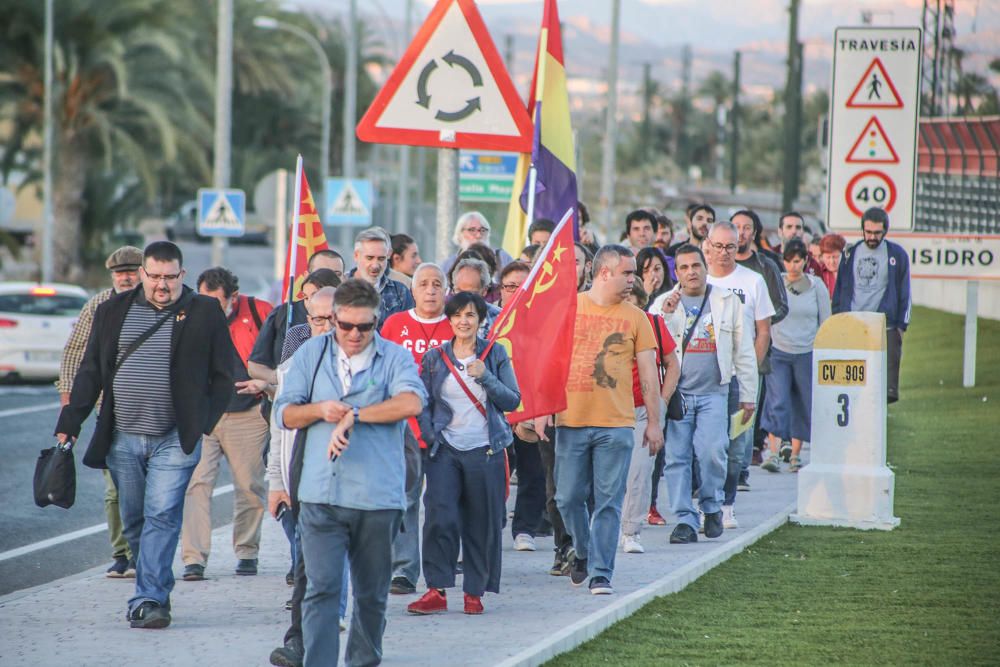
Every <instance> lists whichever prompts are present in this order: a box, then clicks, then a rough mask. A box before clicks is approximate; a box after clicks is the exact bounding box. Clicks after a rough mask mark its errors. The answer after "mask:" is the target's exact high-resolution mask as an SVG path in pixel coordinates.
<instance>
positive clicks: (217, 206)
mask: <svg viewBox="0 0 1000 667" xmlns="http://www.w3.org/2000/svg"><path fill="white" fill-rule="evenodd" d="M204 226H205V227H211V228H212V229H240V228H241V227H242V225H241V224H240V219H239V218H238V217H237V216H236V212H235V211H233V207H232V205H231V204H230V203H229V199H227V198H226V195H224V194H222V193H220V194H219V196H218V197H217V198H216V200H215V202H214V203H213V204H212V206H211V208H209V209H208V214H207V215H206V216H205V223H204Z"/></svg>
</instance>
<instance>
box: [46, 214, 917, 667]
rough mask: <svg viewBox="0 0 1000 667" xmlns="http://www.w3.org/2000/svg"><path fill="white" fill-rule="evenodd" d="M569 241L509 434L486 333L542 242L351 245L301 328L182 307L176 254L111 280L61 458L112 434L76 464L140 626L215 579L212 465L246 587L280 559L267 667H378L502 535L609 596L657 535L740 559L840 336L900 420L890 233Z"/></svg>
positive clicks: (475, 227) (64, 429) (507, 394)
mask: <svg viewBox="0 0 1000 667" xmlns="http://www.w3.org/2000/svg"><path fill="white" fill-rule="evenodd" d="M578 219H579V223H580V224H579V228H578V231H579V234H578V235H577V238H578V240H577V241H576V242H575V243H574V244H573V246H572V252H573V255H572V256H573V259H574V262H575V270H576V275H575V283H576V288H577V294H576V316H575V317H576V319H575V322H574V326H573V345H572V350H571V352H570V353H569V354H570V363H569V375H568V378H567V380H566V384H565V394H566V395H565V399H566V400H565V405H566V408H565V410H563V411H561V412H559V413H558V414H553V415H543V416H538V417H535V418H533V419H530V420H526V421H517V422H516V423H511V421H509V419H508V414H509V413H512V412H514V411H516V409H517V408H518V406H519V405H520V404H521V403H522V400H523V395H522V391H523V388H522V387H521V386H520V385H519V383H518V376H517V364H515V363H513V362H512V358H511V356H510V354H509V352H508V349H507V348H506V347H505V346H504V345H501V344H494V343H495V341H494V340H493V338H495V337H493V338H491V337H490V332H491V330H492V329H493V325H494V323H495V322H497V321H498V318H500V317H501V313H502V312H503V308H504V307H505V306H506V305H508V304H509V302H510V301H511V300H512V299H514V298H515V295H516V294H517V293H518V290H520V289H521V288H522V286H524V285H525V282H526V281H527V280H529V276H531V275H533V274H532V269H533V266H534V264H535V263H536V262H538V261H540V260H544V258H545V257H546V256H548V255H549V254H550V253H551V250H552V246H553V244H549V240H550V237H552V235H553V234H554V233H556V232H557V231H558V229H557V225H556V223H555V222H553V221H550V220H536V221H534V222H533V223H532V224H531V226H530V228H529V229H528V233H527V238H526V241H527V244H526V246H525V247H524V249H523V250H522V251H521V253H520V255H519V256H518V257H516V258H515V257H513V256H511V255H510V254H508V253H507V252H505V251H504V250H502V249H499V248H495V247H493V246H492V245H491V244H490V232H491V228H490V224H489V222H488V221H487V220H486V218H485V217H484V216H483V215H482V214H480V213H476V212H469V213H466V214H464V215H462V216H461V217H460V218H459V219H458V221H457V223H456V226H455V230H454V237H453V241H454V243H455V245H456V249H455V252H454V254H452V255H451V256H449V257H447V258H444V259H443V261H441V263H440V264H438V263H431V262H425V261H423V260H422V259H421V254H420V249H419V248H418V246H417V243H416V242H415V241H414V239H413V238H411V237H410V236H407V235H405V234H395V235H389V234H388V233H387V232H386V231H384V230H383V229H381V228H379V227H373V228H370V229H366V230H364V231H362V232H361V233H359V234H358V235H357V237H356V239H355V243H354V247H353V257H345V256H342V255H341V254H339V253H338V252H336V251H334V250H329V249H328V250H320V251H318V252H316V253H315V254H314V255H313V256H312V257H311V258H309V265H308V272H307V273H306V275H305V276H304V279H303V280H301V282H300V283H297V284H295V285H294V286H293V292H294V293H295V295H296V296H297V297H298V298H296V299H294V300H292V301H291V302H289V303H283V304H280V305H278V306H276V307H272V306H271V304H268V303H266V302H263V301H261V300H258V299H254V298H252V297H247V296H244V295H242V294H241V293H240V290H239V280H238V278H237V276H236V275H235V274H234V273H233V271H231V270H229V269H227V268H224V267H214V268H211V269H208V270H206V271H204V272H203V273H201V274H200V275H199V276H197V277H196V280H195V281H194V282H193V285H194V287H189V286H187V285H186V284H185V277H186V276H185V271H184V264H183V256H182V253H181V251H180V249H179V248H178V247H177V246H176V245H174V244H173V243H169V242H166V241H160V242H154V243H151V244H150V245H149V246H147V247H146V248H145V249H144V250H140V249H138V248H132V247H125V248H121V249H119V250H117V251H116V252H115V253H113V254H112V255H111V257H109V258H108V261H107V263H106V266H107V268H108V270H109V271H110V273H111V278H112V284H113V286H112V287H111V288H109V289H107V290H105V291H103V292H101V293H100V294H98V295H97V296H95V297H94V298H93V299H92V300H91V302H90V303H88V304H87V306H86V307H85V308H84V311H83V313H81V318H80V320H79V323H78V324H77V327H76V329H75V330H74V333H73V337H72V338H71V340H70V342H69V343H68V345H67V347H66V350H65V353H64V359H63V367H62V375H61V377H60V383H59V390H60V392H61V396H62V402H63V404H64V408H63V410H62V412H61V414H60V417H59V421H58V424H57V426H56V429H55V430H56V433H57V437H58V438H59V439H60V440H61V441H63V442H65V441H67V440H71V439H75V438H76V437H77V436H78V435H79V433H80V430H81V425H82V423H83V421H84V420H85V419H86V418H87V416H88V415H89V414H90V413H91V411H92V410H93V409H94V407H95V405H99V407H98V411H99V420H98V422H97V428H96V430H95V434H94V436H93V439H92V441H91V443H90V445H89V447H88V449H87V452H86V455H85V457H84V461H85V463H86V464H87V465H89V466H92V467H96V468H102V469H105V475H106V486H107V502H106V506H107V510H108V512H107V513H108V525H109V530H110V534H111V538H112V546H113V556H114V562H113V563H112V565H111V567H110V568H109V569H108V576H109V577H127V576H131V577H135V579H136V584H135V592H134V594H133V596H132V597H131V599H130V600H129V603H128V611H127V621H128V622H129V624H130V626H131V627H134V628H163V627H166V626H168V625H169V624H170V621H171V604H170V593H171V591H172V589H173V587H174V583H175V582H174V573H173V571H172V561H173V558H174V553H175V552H176V550H177V547H178V543H179V544H180V546H181V557H182V559H183V563H184V567H183V572H182V573H181V576H182V578H183V580H184V581H190V582H197V581H200V580H203V579H205V577H206V570H207V569H208V561H209V557H210V545H211V499H212V491H213V489H214V486H215V481H216V478H217V475H218V471H219V466H220V462H221V459H222V457H225V458H226V460H227V462H228V465H229V468H230V469H231V470H232V475H233V485H234V488H235V500H234V509H233V522H232V525H233V529H232V530H233V551H234V554H235V557H236V567H235V573H236V574H237V575H243V576H253V575H256V574H257V572H258V557H259V553H258V552H259V546H260V538H261V523H262V519H263V517H264V515H265V514H270V515H271V516H273V517H274V518H276V519H278V520H279V521H280V522H281V526H282V528H283V529H284V532H285V535H286V536H287V539H288V557H289V561H290V563H291V567H290V568H289V570H288V573H287V575H286V577H285V578H286V582H287V584H288V585H289V587H290V588H291V591H292V594H291V599H289V600H288V601H287V603H286V607H287V609H288V610H289V611H290V612H291V613H290V622H289V627H288V630H287V632H286V634H285V637H284V641H283V642H282V645H281V646H279V647H278V648H276V649H275V650H274V652H273V653H272V654H271V656H270V660H271V663H272V664H274V665H301V664H306V665H320V664H334V663H336V662H337V656H338V655H339V650H340V637H339V632H337V631H336V628H338V627H339V628H340V630H348V629H349V633H348V635H347V646H346V662H347V663H348V664H352V665H355V664H356V665H374V664H378V663H379V662H380V661H381V656H382V635H383V632H384V629H385V624H386V608H387V600H388V596H389V595H400V596H414V597H413V599H412V601H410V602H409V604H408V605H407V607H406V609H407V612H408V613H410V614H413V615H429V614H436V613H443V612H447V611H448V610H449V608H450V607H449V598H451V604H452V605H457V604H458V600H457V599H456V597H457V591H453V592H452V594H451V595H449V589H455V588H456V587H457V586H459V585H460V586H461V592H462V601H461V610H462V611H463V612H464V613H466V614H470V615H478V614H483V613H484V612H486V611H487V605H486V604H485V603H484V596H485V594H486V593H494V594H495V593H500V590H501V580H502V561H503V558H504V557H505V556H506V554H505V553H504V550H503V548H502V545H503V542H504V539H503V537H504V531H505V530H509V531H510V533H511V536H512V538H513V548H514V550H515V551H536V550H537V549H538V548H539V544H538V540H539V539H540V538H543V537H548V536H551V537H552V540H553V549H554V554H553V557H554V560H553V564H552V566H551V569H550V570H549V574H551V575H552V576H555V577H563V576H565V577H568V578H569V580H570V582H571V583H572V585H573V586H583V585H585V584H586V586H587V589H588V590H589V592H590V593H592V594H594V595H609V594H612V593H613V592H614V586H613V581H614V573H615V561H616V557H617V556H618V553H619V552H623V553H626V554H642V553H643V552H644V547H643V541H644V540H646V541H647V543H648V541H649V540H648V538H647V537H646V536H645V535H644V533H643V528H644V527H645V526H648V525H654V526H658V525H659V526H662V525H665V524H666V523H667V521H668V520H671V522H672V524H673V527H672V528H671V530H670V532H669V538H668V539H669V543H670V544H673V545H685V544H690V543H694V542H697V541H698V540H699V539H700V537H699V536H703V537H704V538H707V539H715V538H718V537H720V536H721V535H722V534H723V533H724V532H725V531H729V530H736V529H738V528H739V521H738V519H737V513H736V505H737V501H738V499H739V494H740V492H741V491H748V490H749V489H750V483H751V480H750V470H751V466H753V465H759V466H760V469H761V470H764V471H767V472H770V473H781V472H783V471H787V472H790V473H794V472H796V471H798V470H799V469H801V467H802V466H803V465H805V463H806V461H804V459H803V447H804V445H805V443H808V442H809V440H810V429H811V425H810V412H811V388H812V372H813V371H812V369H813V363H812V348H813V343H814V340H815V337H816V334H817V331H818V329H819V327H820V326H821V325H822V324H823V322H824V320H825V319H826V318H828V317H830V316H831V314H832V313H839V312H845V311H851V310H868V311H877V312H882V313H884V314H885V315H886V322H887V340H888V341H889V382H888V392H889V393H888V396H887V400H889V401H890V402H891V401H893V400H896V399H897V398H898V371H899V360H900V358H901V350H902V337H903V332H904V331H905V329H906V326H907V324H908V321H909V273H908V262H907V256H906V254H905V252H901V251H900V250H899V247H898V246H896V245H895V244H893V243H891V242H890V241H888V240H886V238H885V237H886V234H887V232H888V228H889V219H888V216H887V215H886V213H885V212H884V211H883V210H881V209H878V208H874V209H870V210H869V211H866V212H865V214H864V216H863V218H862V220H861V221H860V227H861V233H862V239H861V240H860V241H858V242H857V243H855V244H853V245H851V246H849V247H848V246H847V245H846V242H845V239H844V238H843V237H841V236H839V235H837V234H827V235H825V236H817V235H814V234H813V233H812V232H811V231H810V230H809V229H807V227H806V226H805V224H804V220H803V218H802V216H801V215H799V214H797V213H795V212H790V213H787V214H785V215H783V216H781V217H780V219H778V220H777V237H776V238H773V239H771V238H768V234H767V233H766V230H765V228H764V225H763V222H762V220H761V219H760V217H759V216H758V214H757V213H756V212H754V211H752V210H746V209H743V210H738V211H734V212H732V214H731V215H729V216H728V219H722V218H719V217H717V214H716V211H715V210H714V209H713V208H712V207H711V206H709V205H707V204H703V203H700V204H692V205H691V206H689V207H688V209H687V211H686V219H685V224H683V225H677V226H676V227H675V226H674V224H673V223H672V222H671V220H669V219H668V218H667V217H666V216H664V215H662V214H661V213H660V212H658V211H655V210H647V209H641V210H636V211H633V212H631V213H629V214H628V215H627V216H626V217H625V219H624V223H623V226H622V229H621V237H620V239H619V242H617V243H608V244H605V245H600V244H599V243H598V242H597V239H596V235H595V233H594V232H593V231H592V229H591V227H590V226H589V225H588V224H587V214H586V209H585V207H583V205H582V204H581V205H580V207H579V210H578ZM565 250H567V251H568V248H565ZM568 256H569V255H567V257H568ZM349 260H350V261H349ZM349 264H350V265H351V266H350V267H349ZM348 269H350V270H348ZM501 321H502V319H501ZM537 335H538V336H544V335H546V332H544V331H539V332H537ZM520 363H525V362H524V361H523V360H522V361H521V362H520ZM528 363H533V364H544V363H545V360H543V359H532V360H530V361H529V362H528ZM661 481H664V482H665V487H664V488H665V493H666V498H662V497H661V496H660V494H659V491H660V485H661ZM508 506H510V507H511V508H512V512H508ZM421 518H422V520H421ZM678 548H683V547H680V546H679V547H678ZM269 557H274V558H277V556H275V555H274V554H269ZM647 557H648V556H647ZM421 579H422V582H421ZM352 599H353V602H352ZM348 608H352V609H353V612H352V613H351V614H350V618H349V623H348V613H347V611H348ZM331 628H332V629H333V630H331Z"/></svg>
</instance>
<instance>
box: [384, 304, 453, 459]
mask: <svg viewBox="0 0 1000 667" xmlns="http://www.w3.org/2000/svg"><path fill="white" fill-rule="evenodd" d="M380 333H381V335H382V338H385V339H386V340H388V341H392V342H393V343H396V344H398V345H402V346H403V347H405V348H406V349H407V350H409V351H410V354H412V355H413V360H414V361H415V362H417V370H419V369H420V368H421V365H420V364H421V362H422V361H423V359H424V354H426V352H427V350H429V349H431V348H432V347H438V346H439V345H441V343H443V342H445V341H448V340H451V339H452V338H453V337H454V336H455V333H454V332H453V331H452V329H451V322H450V321H449V320H448V318H447V317H445V316H444V315H441V317H440V318H439V319H436V320H425V319H424V318H422V317H417V312H416V310H415V309H413V308H410V309H409V310H405V311H403V312H401V313H394V314H392V315H390V316H389V317H388V319H386V321H385V324H383V325H382V331H381V332H380ZM410 428H411V429H412V430H413V433H414V434H415V435H416V436H417V439H418V440H419V441H420V446H421V447H422V448H425V449H426V447H427V445H426V443H424V441H423V438H421V437H420V427H419V426H418V425H417V419H416V417H410Z"/></svg>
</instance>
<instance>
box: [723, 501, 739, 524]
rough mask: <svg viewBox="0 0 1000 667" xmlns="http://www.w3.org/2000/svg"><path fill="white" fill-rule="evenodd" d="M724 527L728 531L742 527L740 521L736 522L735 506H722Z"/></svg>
mask: <svg viewBox="0 0 1000 667" xmlns="http://www.w3.org/2000/svg"><path fill="white" fill-rule="evenodd" d="M722 527H723V528H725V529H726V530H732V529H734V528H739V527H740V523H739V521H737V520H736V509H735V507H734V506H733V505H723V506H722Z"/></svg>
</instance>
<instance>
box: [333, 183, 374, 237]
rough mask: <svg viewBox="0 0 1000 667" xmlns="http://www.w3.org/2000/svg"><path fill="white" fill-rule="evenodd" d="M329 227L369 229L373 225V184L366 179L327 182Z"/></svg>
mask: <svg viewBox="0 0 1000 667" xmlns="http://www.w3.org/2000/svg"><path fill="white" fill-rule="evenodd" d="M325 190H326V211H325V215H324V216H323V222H324V223H326V224H328V225H351V226H357V227H368V226H370V225H371V224H372V204H373V196H372V195H373V190H372V182H371V181H370V180H368V179H364V178H331V179H328V180H327V182H326V188H325Z"/></svg>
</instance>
